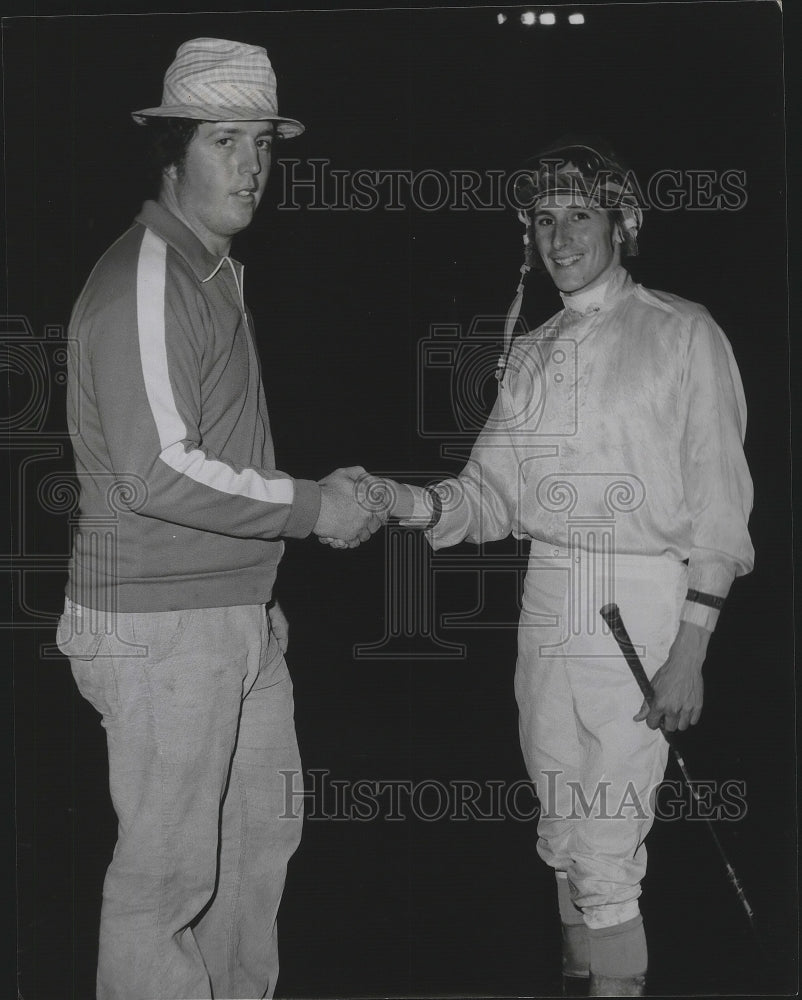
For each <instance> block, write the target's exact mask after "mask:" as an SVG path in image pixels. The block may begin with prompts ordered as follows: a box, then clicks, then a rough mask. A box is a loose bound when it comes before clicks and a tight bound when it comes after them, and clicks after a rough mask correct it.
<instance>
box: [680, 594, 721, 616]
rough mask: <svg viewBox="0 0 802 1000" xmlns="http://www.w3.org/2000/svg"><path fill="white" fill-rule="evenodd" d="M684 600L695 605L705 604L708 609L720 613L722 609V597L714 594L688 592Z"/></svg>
mask: <svg viewBox="0 0 802 1000" xmlns="http://www.w3.org/2000/svg"><path fill="white" fill-rule="evenodd" d="M685 599H686V600H687V601H693V602H694V603H696V604H705V605H707V607H708V608H715V609H716V611H721V609H722V608H723V607H724V598H723V597H718V596H717V595H716V594H705V593H703V592H702V591H701V590H689V591H688V593H687V594H686V595H685Z"/></svg>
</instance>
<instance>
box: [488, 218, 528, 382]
mask: <svg viewBox="0 0 802 1000" xmlns="http://www.w3.org/2000/svg"><path fill="white" fill-rule="evenodd" d="M525 239H528V237H525ZM529 271H531V267H530V266H529V264H522V265H521V277H520V279H519V281H518V287H517V288H516V290H515V298H514V299H513V300H512V302H511V303H510V308H509V309H508V310H507V318H506V319H505V320H504V350H503V351H502V353H501V357H500V358H499V359H498V364H497V365H496V378H497V379H498V381H499V388H500V387H501V383H502V382H503V381H504V376H505V375H506V373H507V361H508V360H509V356H510V351H511V350H512V336H513V333H514V331H515V324H516V323H517V322H518V317H519V316H520V314H521V304H522V302H523V299H524V281H525V280H526V276H527V274H528V273H529Z"/></svg>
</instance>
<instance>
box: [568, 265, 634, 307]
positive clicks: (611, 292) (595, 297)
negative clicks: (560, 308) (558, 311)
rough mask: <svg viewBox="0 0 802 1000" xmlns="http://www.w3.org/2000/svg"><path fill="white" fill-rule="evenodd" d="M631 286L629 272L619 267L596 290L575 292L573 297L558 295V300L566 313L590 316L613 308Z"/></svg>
mask: <svg viewBox="0 0 802 1000" xmlns="http://www.w3.org/2000/svg"><path fill="white" fill-rule="evenodd" d="M632 284H633V282H632V278H631V277H630V274H629V271H627V269H626V268H625V267H621V266H620V265H619V266H618V267H617V268H616V269H615V270H614V271H613V273H612V274H611V275H610V277H609V278H608V279H607V281H605V282H604V284H602V285H597V286H596V288H591V289H590V291H587V292H577V293H576V294H575V295H563V294H562V293H560V298H561V299H562V301H563V305H564V306H565V309H566V312H569V313H574V314H575V315H578V316H590V315H591V314H593V313H597V312H603V311H606V310H607V309H609V308H610V307H611V306H613V305H614V304H615V303H616V302H617V301H618V299H620V298H621V297H622V296H623V295H626V294H627V293H628V292H629V291H630V290H631V287H632Z"/></svg>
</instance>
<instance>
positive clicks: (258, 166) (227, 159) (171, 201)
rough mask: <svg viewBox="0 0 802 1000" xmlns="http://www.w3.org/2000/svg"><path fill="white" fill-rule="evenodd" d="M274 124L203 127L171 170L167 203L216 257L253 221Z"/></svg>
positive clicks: (266, 170) (165, 188)
mask: <svg viewBox="0 0 802 1000" xmlns="http://www.w3.org/2000/svg"><path fill="white" fill-rule="evenodd" d="M272 142H273V124H272V122H264V121H254V122H201V124H200V125H199V126H198V130H197V132H196V134H195V135H194V136H193V137H192V139H191V140H190V143H189V146H188V147H187V152H186V157H185V159H184V162H183V163H182V164H181V165H180V166H175V165H173V166H171V167H168V169H167V171H166V174H165V185H164V186H163V188H162V194H163V197H164V200H165V201H166V203H167V206H168V207H169V208H172V209H174V210H176V209H177V213H176V214H178V215H179V216H180V217H181V218H182V219H183V221H184V222H186V223H187V225H189V227H190V229H192V231H193V232H194V233H195V234H196V235H197V236H198V238H199V239H200V240H201V242H202V243H203V244H204V245H205V246H206V248H207V249H208V250H210V251H211V252H212V253H215V254H218V255H219V256H222V255H224V254H227V253H228V250H229V246H230V244H231V238H232V237H233V236H235V235H236V234H237V233H239V232H241V231H242V230H243V229H245V228H246V227H247V226H248V225H250V223H251V220H252V219H253V215H254V212H255V211H256V207H257V205H258V204H259V202H260V201H261V200H262V195H263V194H264V190H265V185H266V184H267V178H268V175H269V173H270V164H271V158H272V150H271V146H272Z"/></svg>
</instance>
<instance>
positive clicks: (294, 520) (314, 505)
mask: <svg viewBox="0 0 802 1000" xmlns="http://www.w3.org/2000/svg"><path fill="white" fill-rule="evenodd" d="M293 488H294V491H295V492H294V496H293V500H292V507H291V508H290V516H289V517H288V518H287V523H286V524H285V525H284V530H283V531H282V533H281V534H282V535H283V536H284V537H285V538H306V536H307V535H309V534H310V533H311V531H312V529H313V528H314V526H315V525H316V524H317V519H318V517H319V516H320V487H319V486H318V484H317V483H315V482H313V481H312V480H311V479H295V480H293Z"/></svg>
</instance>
